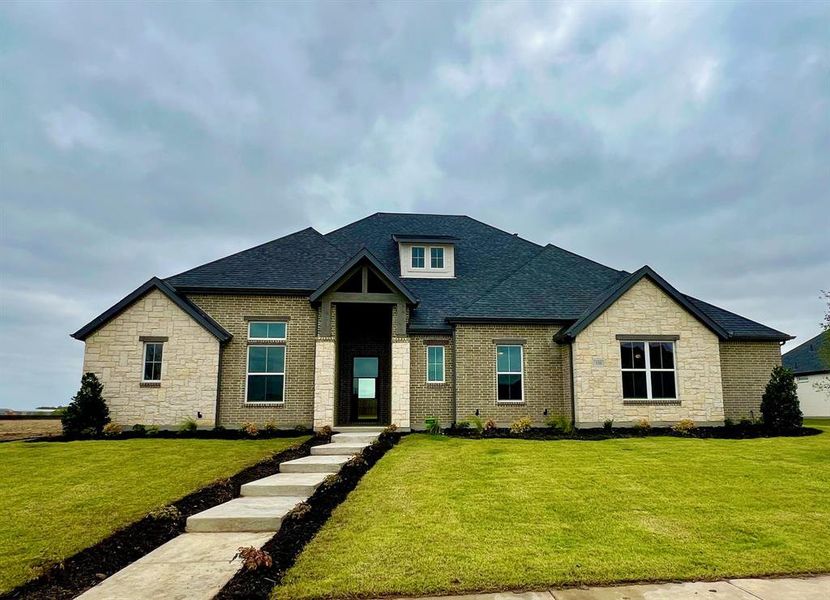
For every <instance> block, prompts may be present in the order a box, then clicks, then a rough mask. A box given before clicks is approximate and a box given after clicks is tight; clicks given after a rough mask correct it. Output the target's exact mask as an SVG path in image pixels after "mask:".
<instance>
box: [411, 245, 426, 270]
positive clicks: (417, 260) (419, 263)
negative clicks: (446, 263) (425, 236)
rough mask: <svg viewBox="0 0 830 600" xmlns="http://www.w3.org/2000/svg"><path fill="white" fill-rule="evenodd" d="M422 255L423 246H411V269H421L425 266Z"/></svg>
mask: <svg viewBox="0 0 830 600" xmlns="http://www.w3.org/2000/svg"><path fill="white" fill-rule="evenodd" d="M424 255H425V249H424V247H423V246H413V247H412V268H413V269H423V268H424V266H425V262H424Z"/></svg>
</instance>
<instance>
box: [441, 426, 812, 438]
mask: <svg viewBox="0 0 830 600" xmlns="http://www.w3.org/2000/svg"><path fill="white" fill-rule="evenodd" d="M441 433H443V434H444V435H449V436H453V437H463V438H472V439H479V438H481V439H487V438H507V439H515V440H584V441H596V440H610V439H617V438H639V437H652V436H670V437H682V438H711V439H724V440H744V439H753V438H763V437H802V436H809V435H816V434H819V433H821V430H820V429H816V428H814V427H800V428H799V429H794V430H789V431H784V432H777V431H770V430H769V429H766V428H764V427H763V426H762V425H756V424H747V425H734V426H730V427H697V428H695V429H694V430H692V431H691V432H688V433H679V432H676V431H674V430H672V429H671V428H669V427H653V428H651V429H648V430H646V431H642V430H638V429H636V428H612V429H604V428H598V429H578V430H575V431H573V432H572V433H562V432H561V431H558V430H555V429H552V428H549V427H534V428H532V429H530V431H525V432H523V433H513V432H511V431H510V429H507V428H498V429H491V430H486V431H484V432H482V433H481V434H479V433H478V432H477V431H476V430H475V429H467V428H465V429H457V428H454V429H443V430H442V431H441Z"/></svg>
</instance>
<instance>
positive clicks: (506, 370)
mask: <svg viewBox="0 0 830 600" xmlns="http://www.w3.org/2000/svg"><path fill="white" fill-rule="evenodd" d="M522 379H523V373H522V347H521V346H519V345H503V346H496V387H497V392H496V399H497V400H498V401H499V402H522V401H523V399H524V396H523V395H522V392H523V390H522V387H523V385H522V384H523V381H522Z"/></svg>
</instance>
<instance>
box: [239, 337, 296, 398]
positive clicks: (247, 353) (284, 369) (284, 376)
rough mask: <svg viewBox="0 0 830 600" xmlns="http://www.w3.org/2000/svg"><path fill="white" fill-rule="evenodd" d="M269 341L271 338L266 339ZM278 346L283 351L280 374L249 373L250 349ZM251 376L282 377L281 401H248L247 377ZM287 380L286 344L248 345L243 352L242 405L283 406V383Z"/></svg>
mask: <svg viewBox="0 0 830 600" xmlns="http://www.w3.org/2000/svg"><path fill="white" fill-rule="evenodd" d="M267 339H271V338H267ZM277 345H278V346H279V347H281V348H282V349H283V361H282V373H270V372H265V373H251V372H250V371H249V369H250V364H251V348H273V347H274V346H277ZM251 375H282V400H280V401H277V402H256V401H250V400H248V377H250V376H251ZM287 379H288V345H287V344H248V346H247V348H246V350H245V395H244V396H243V397H242V398H243V399H244V402H243V404H249V405H251V406H282V405H284V404H285V383H286V380H287Z"/></svg>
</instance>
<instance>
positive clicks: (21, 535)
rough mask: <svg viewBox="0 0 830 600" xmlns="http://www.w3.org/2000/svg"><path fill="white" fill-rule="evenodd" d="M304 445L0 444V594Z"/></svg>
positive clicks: (252, 442)
mask: <svg viewBox="0 0 830 600" xmlns="http://www.w3.org/2000/svg"><path fill="white" fill-rule="evenodd" d="M304 439H306V438H304V437H295V438H280V439H270V440H197V439H182V440H176V439H135V440H123V441H87V442H69V443H54V442H45V443H44V442H41V443H25V442H8V443H4V444H0V490H2V492H0V515H2V519H0V593H3V592H4V591H8V590H9V589H11V588H13V587H15V586H17V585H19V584H21V583H23V582H25V581H26V580H28V579H31V578H32V577H35V576H36V575H37V574H38V572H39V568H41V567H43V566H48V565H50V564H52V563H55V562H57V561H59V560H61V559H63V558H66V557H68V556H71V555H72V554H74V553H75V552H77V551H79V550H82V549H83V548H86V547H88V546H91V545H93V544H95V543H97V542H98V541H100V540H102V539H103V538H105V537H107V536H108V535H109V534H110V533H112V532H113V531H115V530H116V529H118V528H120V527H123V526H124V525H128V524H129V523H131V522H133V521H136V520H138V519H139V518H141V517H142V516H144V515H145V514H147V513H148V512H149V511H150V510H152V509H154V508H157V507H159V506H163V505H165V504H168V503H170V502H172V501H174V500H178V499H179V498H181V497H183V496H186V495H187V494H188V493H190V492H192V491H194V490H197V489H199V488H201V487H203V486H205V485H207V484H209V483H211V482H213V481H215V480H216V479H221V478H224V477H228V476H230V475H233V474H234V473H236V472H238V471H240V470H242V469H243V468H245V467H246V466H248V465H251V464H253V463H256V462H258V461H259V460H261V459H263V458H266V457H268V456H270V455H271V454H272V453H273V452H277V451H280V450H284V449H285V448H287V447H289V446H291V445H294V444H297V443H299V442H301V441H303V440H304Z"/></svg>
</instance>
